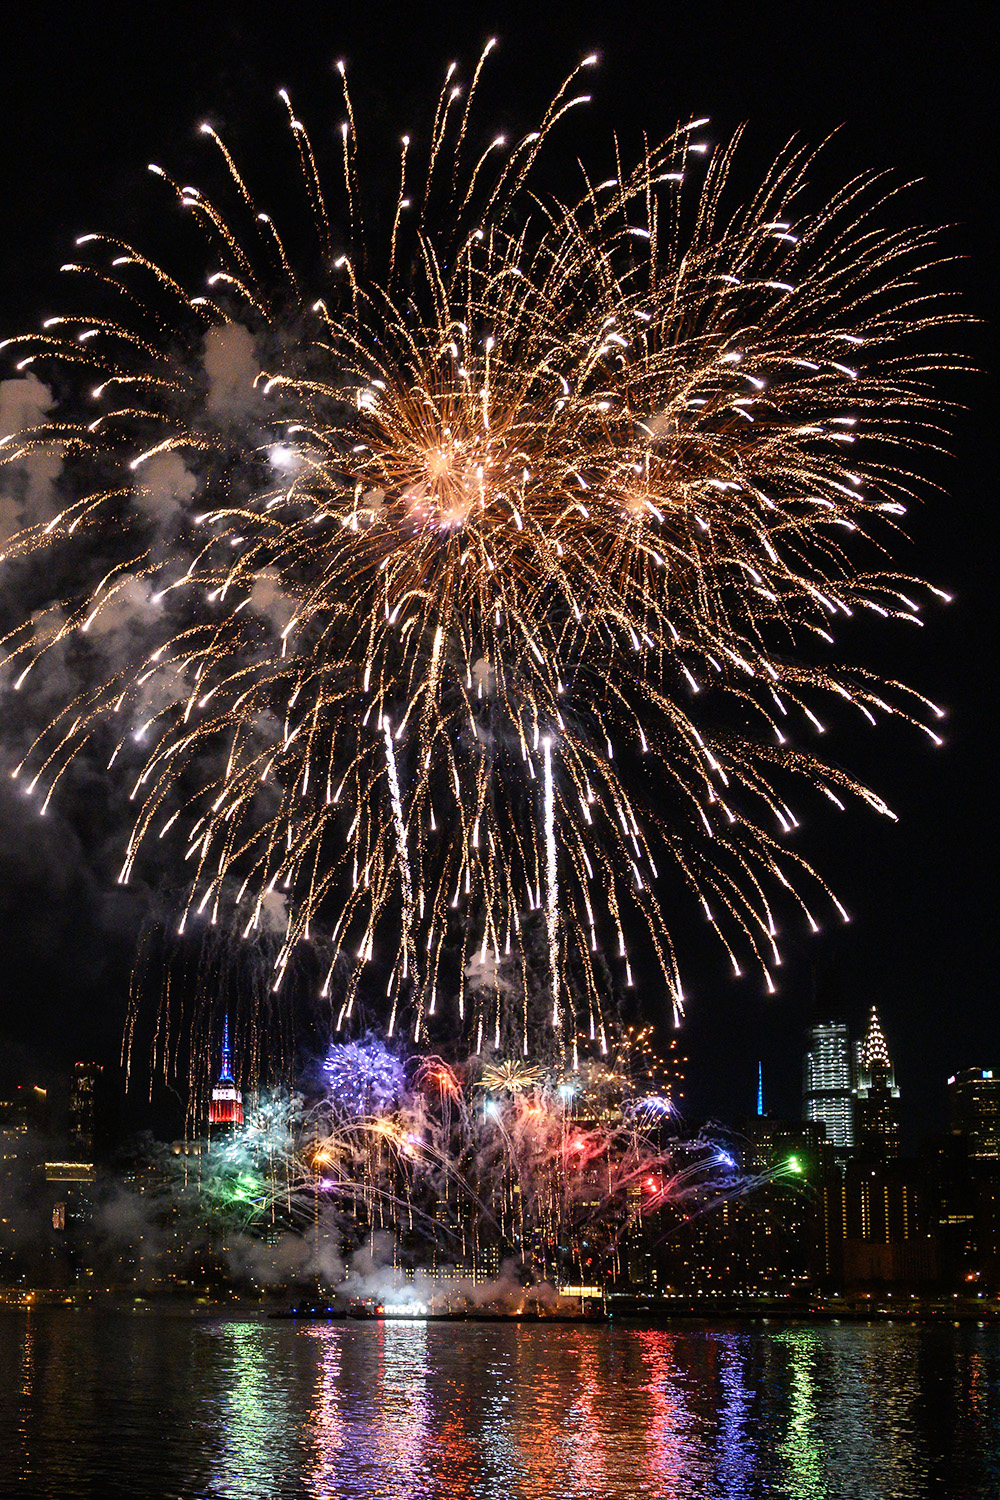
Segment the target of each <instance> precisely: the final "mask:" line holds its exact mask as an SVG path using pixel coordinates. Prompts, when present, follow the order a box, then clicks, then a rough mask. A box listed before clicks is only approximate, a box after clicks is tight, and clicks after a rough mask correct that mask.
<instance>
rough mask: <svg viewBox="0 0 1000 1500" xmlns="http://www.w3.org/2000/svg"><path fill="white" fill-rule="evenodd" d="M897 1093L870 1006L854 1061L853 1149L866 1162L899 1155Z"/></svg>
mask: <svg viewBox="0 0 1000 1500" xmlns="http://www.w3.org/2000/svg"><path fill="white" fill-rule="evenodd" d="M898 1101H899V1089H898V1088H897V1087H896V1077H895V1073H894V1071H893V1066H892V1059H891V1058H890V1056H889V1049H888V1047H887V1046H886V1040H885V1036H884V1034H883V1032H882V1027H881V1024H880V1022H879V1018H878V1012H877V1011H876V1009H875V1007H874V1005H873V1006H872V1009H871V1015H870V1016H869V1018H868V1030H867V1032H866V1033H865V1038H864V1041H863V1042H862V1043H861V1049H860V1053H859V1057H858V1071H857V1079H856V1082H855V1088H854V1147H855V1151H856V1153H857V1155H858V1156H859V1157H863V1158H866V1159H870V1160H876V1161H877V1160H881V1159H883V1158H885V1157H891V1156H898V1155H899V1102H898Z"/></svg>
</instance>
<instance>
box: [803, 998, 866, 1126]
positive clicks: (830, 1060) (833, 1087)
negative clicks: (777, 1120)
mask: <svg viewBox="0 0 1000 1500" xmlns="http://www.w3.org/2000/svg"><path fill="white" fill-rule="evenodd" d="M802 1116H803V1119H804V1120H807V1121H813V1122H815V1123H818V1124H822V1125H824V1126H825V1127H826V1139H827V1140H828V1141H829V1143H830V1145H831V1146H834V1147H836V1148H837V1149H840V1150H845V1149H848V1148H850V1147H851V1146H853V1145H854V1112H853V1096H852V1092H851V1041H850V1036H849V1034H848V1030H847V1026H846V1025H845V1023H844V1022H843V1021H819V1022H817V1023H816V1025H815V1026H810V1028H809V1030H808V1033H807V1049H806V1055H805V1067H804V1071H803V1080H802Z"/></svg>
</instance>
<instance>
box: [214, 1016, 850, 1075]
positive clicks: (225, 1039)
mask: <svg viewBox="0 0 1000 1500" xmlns="http://www.w3.org/2000/svg"><path fill="white" fill-rule="evenodd" d="M873 1014H874V1012H873ZM232 1081H233V1065H232V1058H231V1056H230V1052H229V1015H228V1013H227V1015H226V1018H225V1020H224V1021H223V1023H222V1072H221V1073H220V1074H219V1082H220V1083H232Z"/></svg>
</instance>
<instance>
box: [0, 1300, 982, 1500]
mask: <svg viewBox="0 0 1000 1500" xmlns="http://www.w3.org/2000/svg"><path fill="white" fill-rule="evenodd" d="M0 1353H2V1357H0V1494H3V1495H5V1496H6V1495H8V1494H10V1495H24V1496H37V1497H41V1496H45V1497H50V1496H59V1497H65V1500H74V1497H77V1496H80V1497H83V1496H91V1495H101V1496H102V1497H106V1500H118V1497H125V1496H128V1497H130V1500H131V1497H142V1496H150V1497H151V1496H157V1497H161V1496H183V1497H184V1500H188V1497H204V1500H230V1497H231V1500H257V1497H260V1500H284V1497H288V1500H328V1497H329V1500H354V1497H358V1500H360V1497H364V1500H494V1497H496V1500H551V1497H553V1496H579V1497H589V1496H593V1497H598V1496H600V1497H602V1500H632V1497H634V1496H641V1495H650V1496H656V1497H658V1500H764V1497H768V1500H772V1497H774V1500H785V1497H787V1500H890V1497H892V1500H923V1497H927V1500H931V1497H934V1496H939V1495H947V1496H948V1497H949V1500H963V1497H968V1500H972V1497H975V1500H981V1497H984V1496H992V1495H996V1494H1000V1329H994V1328H990V1327H986V1328H978V1327H974V1326H962V1327H955V1328H952V1327H946V1328H934V1327H932V1328H920V1327H914V1326H909V1325H904V1324H892V1325H871V1326H868V1325H846V1324H845V1325H842V1326H836V1325H832V1326H831V1325H806V1324H785V1323H770V1324H759V1323H757V1324H751V1323H745V1324H737V1323H731V1324H723V1323H718V1324H711V1325H709V1324H691V1323H676V1324H674V1325H671V1326H670V1327H668V1328H659V1329H651V1328H638V1327H629V1326H624V1325H617V1324H615V1325H610V1326H604V1327H600V1326H598V1327H595V1326H590V1327H579V1328H574V1327H572V1326H570V1325H553V1326H551V1327H548V1328H546V1327H539V1326H537V1325H516V1324H511V1325H504V1324H468V1325H458V1324H433V1323H432V1324H427V1323H422V1322H412V1323H410V1322H393V1323H365V1324H357V1323H336V1322H331V1323H301V1324H293V1323H287V1322H274V1321H269V1320H267V1319H265V1318H257V1317H251V1318H231V1319H227V1320H224V1319H193V1318H189V1317H183V1316H175V1317H172V1316H168V1315H165V1314H157V1313H135V1314H133V1315H128V1314H124V1315H123V1314H113V1313H108V1314H103V1315H102V1314H97V1313H89V1312H73V1311H66V1312H55V1311H46V1310H44V1309H43V1310H38V1311H33V1312H31V1313H27V1314H21V1313H14V1312H9V1313H4V1314H2V1315H0Z"/></svg>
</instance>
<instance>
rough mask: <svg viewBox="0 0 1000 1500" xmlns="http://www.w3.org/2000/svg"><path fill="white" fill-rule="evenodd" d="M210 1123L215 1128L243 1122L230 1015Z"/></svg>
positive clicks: (209, 1115) (223, 1035) (223, 1038)
mask: <svg viewBox="0 0 1000 1500" xmlns="http://www.w3.org/2000/svg"><path fill="white" fill-rule="evenodd" d="M208 1123H209V1126H210V1127H213V1128H215V1129H219V1128H220V1127H221V1128H223V1129H224V1128H226V1127H227V1126H228V1127H229V1128H232V1127H233V1126H235V1125H242V1124H243V1095H242V1094H241V1093H240V1091H239V1089H238V1088H237V1087H236V1081H235V1079H234V1078H233V1071H232V1059H231V1055H230V1051H229V1017H228V1016H227V1017H226V1019H225V1023H224V1025H223V1029H222V1071H221V1072H220V1074H219V1080H218V1082H217V1083H216V1084H215V1086H214V1088H213V1089H212V1099H211V1102H210V1104H209V1106H208Z"/></svg>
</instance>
